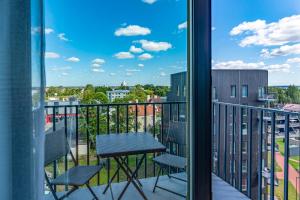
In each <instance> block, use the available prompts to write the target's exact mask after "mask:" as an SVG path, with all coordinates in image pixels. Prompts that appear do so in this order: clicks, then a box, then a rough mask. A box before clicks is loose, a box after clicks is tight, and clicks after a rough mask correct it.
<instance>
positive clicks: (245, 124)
mask: <svg viewBox="0 0 300 200" xmlns="http://www.w3.org/2000/svg"><path fill="white" fill-rule="evenodd" d="M247 132H248V124H247V123H246V122H243V123H242V134H243V135H247Z"/></svg>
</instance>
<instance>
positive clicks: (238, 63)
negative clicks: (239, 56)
mask: <svg viewBox="0 0 300 200" xmlns="http://www.w3.org/2000/svg"><path fill="white" fill-rule="evenodd" d="M264 66H265V63H264V62H256V63H245V62H244V61H242V60H233V61H225V62H216V63H215V64H214V65H213V68H214V69H259V68H263V67H264Z"/></svg>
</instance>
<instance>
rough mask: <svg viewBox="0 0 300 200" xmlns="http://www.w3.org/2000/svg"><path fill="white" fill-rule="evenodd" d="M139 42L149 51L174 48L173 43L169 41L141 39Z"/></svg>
mask: <svg viewBox="0 0 300 200" xmlns="http://www.w3.org/2000/svg"><path fill="white" fill-rule="evenodd" d="M139 43H141V44H142V48H143V49H145V50H147V51H167V50H168V49H170V48H172V44H170V43H168V42H154V41H148V40H140V41H139Z"/></svg>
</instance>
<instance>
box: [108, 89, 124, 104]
mask: <svg viewBox="0 0 300 200" xmlns="http://www.w3.org/2000/svg"><path fill="white" fill-rule="evenodd" d="M128 93H129V90H112V91H107V92H106V95H107V97H108V99H109V101H110V102H113V101H114V100H115V99H117V98H120V99H121V98H124V97H126V96H127V95H128Z"/></svg>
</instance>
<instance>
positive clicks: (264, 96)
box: [257, 94, 277, 102]
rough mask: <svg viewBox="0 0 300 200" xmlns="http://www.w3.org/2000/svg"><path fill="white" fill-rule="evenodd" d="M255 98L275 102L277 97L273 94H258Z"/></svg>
mask: <svg viewBox="0 0 300 200" xmlns="http://www.w3.org/2000/svg"><path fill="white" fill-rule="evenodd" d="M257 100H258V101H261V102H275V101H277V98H276V95H275V94H260V95H258V96H257Z"/></svg>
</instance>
